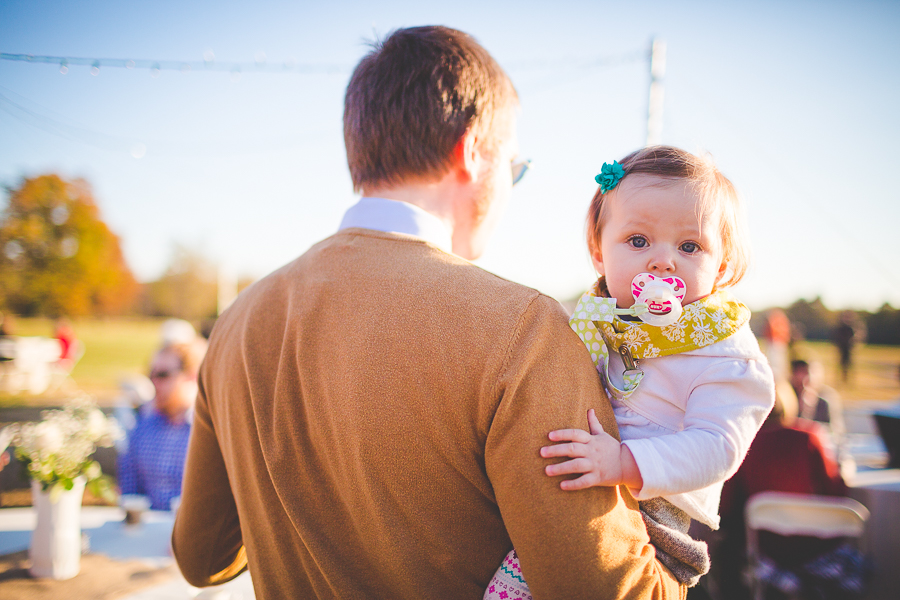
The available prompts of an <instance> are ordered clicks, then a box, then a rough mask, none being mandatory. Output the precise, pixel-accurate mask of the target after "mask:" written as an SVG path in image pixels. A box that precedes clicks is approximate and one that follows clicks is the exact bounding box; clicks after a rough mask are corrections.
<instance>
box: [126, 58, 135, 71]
mask: <svg viewBox="0 0 900 600" xmlns="http://www.w3.org/2000/svg"><path fill="white" fill-rule="evenodd" d="M125 68H126V69H133V68H134V61H133V60H129V61H127V62H126V63H125Z"/></svg>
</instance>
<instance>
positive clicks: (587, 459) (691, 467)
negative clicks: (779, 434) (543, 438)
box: [541, 360, 774, 500]
mask: <svg viewBox="0 0 900 600" xmlns="http://www.w3.org/2000/svg"><path fill="white" fill-rule="evenodd" d="M773 398H774V388H773V384H772V379H771V371H770V370H769V368H768V365H766V364H765V363H762V362H758V361H753V360H750V361H747V360H725V361H718V362H716V364H714V365H712V366H711V367H710V368H708V369H706V370H705V371H704V372H703V373H702V374H701V375H700V377H698V378H697V379H696V380H695V382H694V384H693V385H692V386H691V390H690V397H689V400H688V402H687V405H686V410H685V415H684V429H683V430H682V431H679V432H675V433H672V434H669V435H663V436H659V437H652V438H643V439H631V440H627V441H625V442H623V443H622V444H621V445H619V444H618V442H616V441H615V439H614V438H612V437H611V436H609V435H607V434H605V433H602V432H595V431H592V432H591V433H588V432H586V431H581V432H580V433H577V434H574V435H573V433H572V432H573V431H578V430H561V431H556V432H552V433H551V434H550V439H551V440H554V441H564V442H565V441H567V442H568V443H563V444H559V445H557V446H548V447H546V448H544V449H542V450H541V454H542V456H545V457H552V456H568V457H571V458H572V459H573V460H570V461H566V462H564V463H560V464H557V465H550V466H548V467H547V468H546V473H547V474H548V475H562V474H570V473H584V475H582V477H580V478H578V479H575V480H570V481H568V482H562V483H561V487H562V488H563V489H567V490H569V489H581V488H583V487H590V486H592V485H618V484H625V485H628V487H630V488H631V489H632V492H633V493H634V495H635V497H636V498H637V499H639V500H640V499H646V498H653V497H656V496H664V495H670V494H678V493H683V492H689V491H693V490H698V489H701V488H704V487H706V486H709V485H711V484H713V483H717V482H721V481H724V480H725V479H727V478H728V477H730V476H731V475H732V474H734V472H735V471H736V470H737V468H738V466H740V463H741V461H743V458H744V455H745V454H746V452H747V449H748V448H749V446H750V443H751V442H752V441H753V438H754V436H755V435H756V432H757V431H758V430H759V427H760V425H761V424H762V422H763V420H764V419H765V417H766V415H767V414H768V412H769V410H770V409H771V407H772V402H773ZM601 434H602V435H601ZM616 446H619V448H618V449H617V448H616ZM630 461H633V463H634V467H633V468H634V469H635V470H636V471H637V476H636V477H635V476H634V473H630V474H629V473H628V472H627V471H629V470H630V468H631V467H630V466H629V462H630ZM625 475H629V477H628V480H627V481H626V477H625ZM582 479H584V481H582ZM573 484H575V485H574V486H573Z"/></svg>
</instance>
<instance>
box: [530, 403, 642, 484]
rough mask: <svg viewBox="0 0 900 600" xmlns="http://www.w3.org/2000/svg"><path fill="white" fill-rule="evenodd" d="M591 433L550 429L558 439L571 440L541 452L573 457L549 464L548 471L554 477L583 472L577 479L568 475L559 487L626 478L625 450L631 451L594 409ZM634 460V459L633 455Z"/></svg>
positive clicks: (618, 480) (551, 435) (591, 413)
mask: <svg viewBox="0 0 900 600" xmlns="http://www.w3.org/2000/svg"><path fill="white" fill-rule="evenodd" d="M588 427H589V428H590V433H588V432H587V431H584V430H583V429H558V430H556V431H551V432H550V435H549V437H550V439H551V440H553V441H554V442H568V443H565V444H556V445H555V446H544V447H543V448H541V456H543V457H544V458H555V457H559V456H568V457H570V458H571V459H572V460H567V461H565V462H561V463H557V464H555V465H548V466H547V467H546V468H545V469H544V471H545V472H546V473H547V475H549V476H551V477H553V476H556V475H569V474H571V473H583V475H582V476H581V477H578V478H577V479H564V480H563V481H561V482H560V484H559V487H561V488H562V489H564V490H581V489H584V488H589V487H594V486H601V485H620V484H622V483H628V482H626V481H625V477H624V473H623V467H622V456H621V454H622V452H623V451H624V452H628V454H629V457H630V454H631V452H630V451H628V450H627V447H625V446H622V445H621V444H619V442H617V441H616V439H615V438H614V437H612V436H611V435H609V434H608V433H606V432H605V431H603V426H601V425H600V421H598V420H597V415H596V414H595V413H594V410H593V409H591V410H589V411H588ZM632 460H633V459H632Z"/></svg>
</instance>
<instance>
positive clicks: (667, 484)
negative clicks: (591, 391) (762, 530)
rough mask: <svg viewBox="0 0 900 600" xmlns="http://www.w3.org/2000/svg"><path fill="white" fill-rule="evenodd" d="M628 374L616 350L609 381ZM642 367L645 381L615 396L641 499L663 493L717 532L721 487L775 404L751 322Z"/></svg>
mask: <svg viewBox="0 0 900 600" xmlns="http://www.w3.org/2000/svg"><path fill="white" fill-rule="evenodd" d="M624 369H625V367H624V365H623V363H622V359H621V357H620V356H619V355H618V354H617V353H615V352H611V353H610V361H609V371H610V379H611V380H612V382H613V383H614V384H615V385H616V386H618V387H622V386H623V381H622V372H623V371H624ZM640 369H641V370H643V371H644V377H643V379H642V380H641V383H640V385H639V386H638V388H637V390H635V391H634V393H632V394H631V396H630V397H629V398H628V399H627V400H624V399H622V398H618V397H611V401H612V404H613V411H614V412H615V415H616V421H617V423H618V425H619V434H620V436H621V438H622V440H623V443H625V445H627V446H628V449H629V450H631V453H632V454H633V455H634V458H635V461H636V462H637V465H638V468H639V469H640V471H641V477H642V478H643V482H644V483H643V487H642V488H641V489H640V490H632V492H633V493H634V496H635V498H637V499H638V500H646V499H649V498H656V497H659V496H662V497H663V498H665V499H666V500H668V501H669V502H671V503H672V504H674V505H675V506H677V507H678V508H680V509H682V510H683V511H685V512H686V513H687V514H688V515H689V516H690V517H691V518H692V519H695V520H697V521H700V522H701V523H704V524H706V525H708V526H709V527H711V528H713V529H717V528H718V526H719V515H718V512H719V497H720V495H721V492H722V484H723V483H724V482H725V480H727V479H728V478H729V477H731V476H732V475H733V474H734V473H735V472H736V471H737V469H738V467H739V466H740V464H741V462H742V461H743V460H744V456H745V455H746V453H747V450H748V449H749V447H750V443H751V442H752V441H753V438H754V437H755V436H756V433H757V431H759V428H760V426H761V425H762V423H763V421H764V420H765V418H766V416H767V415H768V414H769V411H770V410H771V409H772V405H773V403H774V401H775V384H774V380H773V377H772V370H771V369H770V368H769V364H768V362H767V360H766V358H765V356H764V355H763V354H762V352H760V350H759V344H758V343H757V341H756V338H755V337H754V335H753V333H752V332H751V331H750V327H749V326H748V325H746V324H745V325H744V326H743V327H741V328H740V329H739V330H738V331H737V332H735V333H734V334H733V335H731V336H729V337H727V338H725V339H724V340H722V341H719V342H717V343H715V344H712V345H711V346H706V347H704V348H700V349H698V350H693V351H690V352H684V353H682V354H675V355H670V356H663V357H659V358H646V359H643V360H641V361H640ZM610 395H611V396H614V393H613V392H612V391H611V394H610Z"/></svg>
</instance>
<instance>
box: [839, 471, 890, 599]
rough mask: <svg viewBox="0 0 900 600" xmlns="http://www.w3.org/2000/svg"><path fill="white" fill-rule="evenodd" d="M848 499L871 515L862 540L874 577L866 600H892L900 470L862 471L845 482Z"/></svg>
mask: <svg viewBox="0 0 900 600" xmlns="http://www.w3.org/2000/svg"><path fill="white" fill-rule="evenodd" d="M847 484H848V485H849V486H850V497H851V498H853V499H854V500H858V501H859V502H861V503H862V504H863V506H865V507H866V508H868V509H869V512H870V513H871V514H870V516H869V522H868V523H867V525H866V533H865V536H864V538H863V542H864V544H865V549H866V552H867V554H869V555H870V556H871V557H872V559H873V562H874V567H875V573H874V576H873V578H872V585H871V589H870V592H869V595H868V596H866V598H867V599H868V600H895V599H896V598H897V597H898V593H900V592H898V590H900V469H871V470H861V471H858V472H857V473H856V474H855V475H853V476H852V477H850V478H848V481H847Z"/></svg>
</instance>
